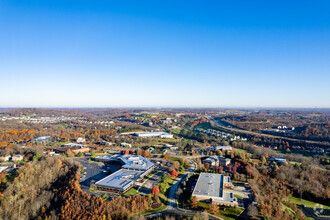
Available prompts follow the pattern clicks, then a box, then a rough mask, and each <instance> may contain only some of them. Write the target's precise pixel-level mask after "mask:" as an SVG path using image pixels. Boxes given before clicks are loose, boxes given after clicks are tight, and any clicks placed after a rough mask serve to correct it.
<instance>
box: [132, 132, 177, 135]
mask: <svg viewBox="0 0 330 220" xmlns="http://www.w3.org/2000/svg"><path fill="white" fill-rule="evenodd" d="M135 134H136V135H137V136H161V135H171V134H170V133H167V132H164V131H159V132H136V133H135Z"/></svg>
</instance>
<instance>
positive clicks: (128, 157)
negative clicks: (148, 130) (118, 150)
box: [118, 154, 154, 170]
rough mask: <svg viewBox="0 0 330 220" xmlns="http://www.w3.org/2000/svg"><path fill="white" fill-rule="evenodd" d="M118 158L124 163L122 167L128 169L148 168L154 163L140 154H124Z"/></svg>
mask: <svg viewBox="0 0 330 220" xmlns="http://www.w3.org/2000/svg"><path fill="white" fill-rule="evenodd" d="M118 158H119V159H120V160H121V161H122V162H123V163H124V165H123V166H122V168H126V169H138V170H148V169H149V168H151V167H152V166H153V165H154V163H152V162H151V161H150V160H148V159H146V158H144V157H142V156H140V155H132V154H124V155H121V156H119V157H118Z"/></svg>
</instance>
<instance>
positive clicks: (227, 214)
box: [216, 207, 244, 220]
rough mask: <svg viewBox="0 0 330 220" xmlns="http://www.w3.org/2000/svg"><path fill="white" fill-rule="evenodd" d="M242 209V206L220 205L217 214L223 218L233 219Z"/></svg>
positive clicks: (226, 219)
mask: <svg viewBox="0 0 330 220" xmlns="http://www.w3.org/2000/svg"><path fill="white" fill-rule="evenodd" d="M243 211H244V209H243V208H239V207H236V208H232V207H220V210H219V212H218V214H216V215H217V216H219V217H220V218H222V219H225V220H234V219H236V218H237V216H239V215H240V214H241V213H242V212H243Z"/></svg>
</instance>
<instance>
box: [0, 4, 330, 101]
mask: <svg viewBox="0 0 330 220" xmlns="http://www.w3.org/2000/svg"><path fill="white" fill-rule="evenodd" d="M329 11H330V2H329V1H322V0H321V1H317V2H315V1H311V0H308V1H283V0H280V1H261V0H256V1H243V0H241V1H238V0H237V1H211V0H210V1H207V2H205V1H185V0H183V1H171V0H170V1H165V2H159V1H151V0H148V1H146V0H141V1H130V0H127V1H105V0H98V1H92V0H79V1H78V0H66V1H54V0H20V1H10V0H3V1H1V2H0V27H1V29H0V107H4V108H9V107H18V108H22V107H28V108H29V107H36V108H148V107H152V108H330V86H329V85H330V62H329V60H330V40H329V39H330V13H329Z"/></svg>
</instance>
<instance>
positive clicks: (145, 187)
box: [139, 171, 164, 194]
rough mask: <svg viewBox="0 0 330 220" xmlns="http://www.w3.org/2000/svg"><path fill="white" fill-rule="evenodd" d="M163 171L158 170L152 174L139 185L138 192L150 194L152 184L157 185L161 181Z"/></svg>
mask: <svg viewBox="0 0 330 220" xmlns="http://www.w3.org/2000/svg"><path fill="white" fill-rule="evenodd" d="M163 174H164V172H163V171H158V172H157V173H155V174H154V175H152V176H151V177H150V178H149V179H148V180H147V181H145V182H144V183H143V184H142V186H140V187H139V192H142V193H145V194H150V193H151V190H152V188H153V187H154V186H157V185H158V183H159V182H160V181H161V179H162V176H163Z"/></svg>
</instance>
